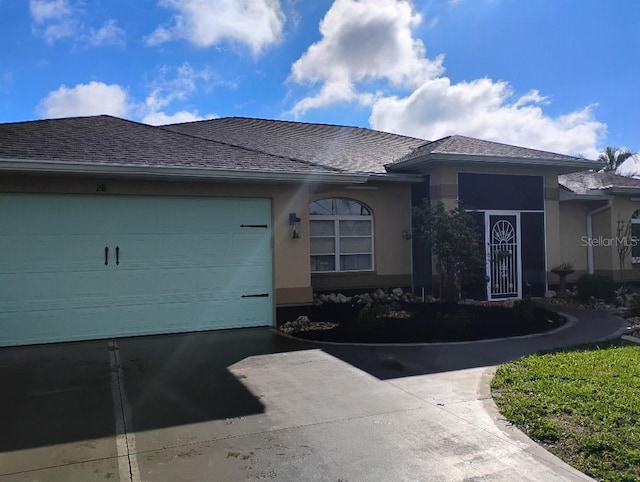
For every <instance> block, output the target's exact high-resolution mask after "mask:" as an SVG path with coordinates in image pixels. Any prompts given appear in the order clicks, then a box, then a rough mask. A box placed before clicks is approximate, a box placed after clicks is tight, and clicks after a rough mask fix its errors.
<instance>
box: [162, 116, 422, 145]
mask: <svg viewBox="0 0 640 482" xmlns="http://www.w3.org/2000/svg"><path fill="white" fill-rule="evenodd" d="M225 119H241V120H247V121H260V122H272V123H280V124H292V125H300V126H318V127H335V128H337V129H352V130H359V131H369V132H376V133H379V134H384V135H387V136H394V137H402V138H404V139H414V140H425V139H422V138H420V137H413V136H406V135H404V134H396V133H393V132H387V131H382V130H379V129H373V128H371V127H362V126H348V125H342V124H331V123H324V122H302V121H293V120H288V119H267V118H264V117H246V116H225V117H216V118H214V119H202V120H197V121H188V122H177V123H173V124H165V125H163V126H159V127H168V126H177V125H186V124H199V123H205V122H215V121H217V120H225Z"/></svg>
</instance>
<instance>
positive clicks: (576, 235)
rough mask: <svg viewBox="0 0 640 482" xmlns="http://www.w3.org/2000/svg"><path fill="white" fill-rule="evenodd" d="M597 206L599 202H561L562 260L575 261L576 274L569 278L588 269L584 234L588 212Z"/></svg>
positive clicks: (585, 233)
mask: <svg viewBox="0 0 640 482" xmlns="http://www.w3.org/2000/svg"><path fill="white" fill-rule="evenodd" d="M595 207H597V204H596V205H593V204H592V203H584V202H562V203H560V219H561V220H562V222H561V223H560V262H572V263H573V266H574V269H575V270H576V274H575V275H572V277H570V278H568V279H570V280H571V279H573V278H575V277H577V275H578V273H584V272H585V271H586V270H587V267H588V266H587V247H586V246H583V244H584V239H583V236H586V235H587V212H588V211H590V210H592V209H594V208H595ZM549 267H550V268H551V267H553V265H552V264H550V265H549ZM556 280H557V278H556Z"/></svg>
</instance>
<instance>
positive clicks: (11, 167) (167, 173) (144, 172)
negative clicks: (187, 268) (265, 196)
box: [0, 159, 370, 184]
mask: <svg viewBox="0 0 640 482" xmlns="http://www.w3.org/2000/svg"><path fill="white" fill-rule="evenodd" d="M0 172H15V173H23V174H73V175H96V174H98V175H109V176H116V177H122V176H126V177H130V178H138V179H165V180H207V181H216V180H218V181H245V182H246V181H253V182H330V183H333V184H336V183H337V184H342V183H345V184H354V183H355V184H357V183H365V182H367V180H368V179H369V177H370V176H369V175H368V174H344V173H329V172H307V171H297V172H292V171H289V172H286V171H259V170H255V171H253V170H247V169H212V168H202V167H183V166H181V167H176V166H141V165H133V164H104V163H90V164H89V163H70V162H55V161H32V160H16V159H0Z"/></svg>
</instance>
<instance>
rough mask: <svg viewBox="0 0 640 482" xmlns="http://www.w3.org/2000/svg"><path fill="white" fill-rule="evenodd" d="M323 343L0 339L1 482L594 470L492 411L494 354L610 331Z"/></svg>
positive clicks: (466, 476) (545, 474) (586, 322)
mask: <svg viewBox="0 0 640 482" xmlns="http://www.w3.org/2000/svg"><path fill="white" fill-rule="evenodd" d="M562 311H565V312H568V313H569V314H570V315H572V316H576V317H577V318H578V319H579V321H578V322H577V323H576V324H575V325H573V326H571V327H569V328H566V329H564V330H561V331H558V332H556V333H553V334H546V335H540V336H532V337H526V338H518V339H512V340H500V341H487V342H474V343H460V344H433V345H424V346H413V347H397V346H395V347H370V346H369V347H356V346H336V345H332V346H327V345H321V344H311V343H302V342H298V341H295V340H290V339H287V338H284V337H282V336H280V335H278V334H276V333H275V332H274V331H272V330H269V329H248V330H235V331H227V332H209V333H200V334H187V335H173V336H157V337H142V338H130V339H122V340H116V341H95V342H87V343H70V344H57V345H48V346H40V347H20V348H6V349H1V350H0V386H1V387H2V388H3V390H2V392H0V393H1V394H0V427H2V430H1V431H0V482H5V481H27V480H29V481H58V480H64V481H89V480H121V481H142V480H144V481H174V480H181V481H191V480H193V481H206V480H212V481H236V480H237V481H244V480H278V481H288V480H291V481H300V480H305V481H306V480H312V481H313V480H318V481H320V480H322V481H324V480H327V481H336V482H337V481H349V482H353V481H378V480H385V481H411V480H415V481H457V480H487V481H502V480H503V481H507V480H508V481H512V480H521V481H545V482H546V481H549V480H554V481H574V480H590V479H588V478H587V477H586V476H584V475H583V474H581V473H579V472H577V471H575V470H573V469H572V468H570V467H568V466H567V465H566V464H564V463H562V462H561V461H560V460H558V459H557V458H555V457H553V456H551V455H550V454H549V453H548V452H546V451H544V450H543V449H542V448H540V447H539V446H538V445H536V444H534V443H533V442H531V441H530V440H528V439H527V438H526V437H524V436H523V435H522V434H521V433H520V432H519V431H518V430H516V429H514V428H512V427H509V426H507V425H506V424H505V423H504V422H502V421H501V419H500V417H499V415H498V414H497V412H496V410H495V406H494V404H493V402H492V400H491V398H490V394H489V391H488V384H489V381H490V379H491V376H492V373H493V370H494V367H495V365H497V364H499V363H502V362H504V361H508V360H511V359H514V358H518V357H519V356H522V355H524V354H527V353H532V352H536V351H538V350H544V349H552V348H559V347H563V346H571V345H575V344H582V343H586V342H593V341H598V340H603V339H606V338H608V337H612V336H619V334H621V333H622V331H621V330H622V329H623V328H624V326H625V323H624V322H623V321H622V320H620V319H618V318H616V317H613V316H611V315H608V314H605V313H598V312H590V311H577V310H570V309H565V308H562Z"/></svg>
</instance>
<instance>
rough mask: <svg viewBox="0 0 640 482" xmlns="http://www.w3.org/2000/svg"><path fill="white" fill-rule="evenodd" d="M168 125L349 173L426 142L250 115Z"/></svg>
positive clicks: (379, 166)
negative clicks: (257, 117)
mask: <svg viewBox="0 0 640 482" xmlns="http://www.w3.org/2000/svg"><path fill="white" fill-rule="evenodd" d="M163 128H164V129H167V130H171V131H174V132H182V133H188V134H191V135H194V136H198V137H201V138H204V139H210V140H214V141H219V142H225V143H228V144H232V145H236V146H244V147H248V148H252V149H257V150H260V151H263V152H269V153H270V154H273V155H276V156H282V157H286V158H290V159H299V160H302V159H303V160H306V161H308V162H312V163H316V164H318V165H322V166H325V167H329V168H333V169H339V170H342V171H346V172H350V173H385V172H386V169H385V167H384V166H385V164H389V163H391V162H393V161H394V160H396V159H398V158H399V157H402V156H404V155H406V154H408V153H410V152H411V151H412V150H413V149H415V148H416V147H418V146H420V145H422V144H424V143H425V141H424V139H416V138H414V137H406V136H400V135H397V134H389V133H387V132H380V131H376V130H372V129H365V128H361V127H344V126H337V125H329V124H308V123H304V122H289V121H279V120H266V119H251V118H245V117H226V118H220V119H212V120H207V121H197V122H188V123H184V124H171V125H167V126H163Z"/></svg>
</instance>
